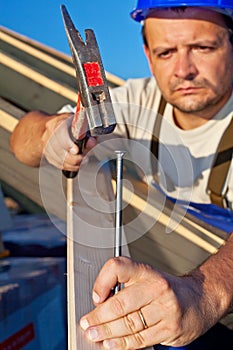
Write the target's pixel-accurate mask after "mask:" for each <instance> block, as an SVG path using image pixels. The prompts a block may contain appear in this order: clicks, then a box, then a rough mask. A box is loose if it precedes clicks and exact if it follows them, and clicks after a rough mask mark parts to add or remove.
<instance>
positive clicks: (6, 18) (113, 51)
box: [0, 0, 150, 79]
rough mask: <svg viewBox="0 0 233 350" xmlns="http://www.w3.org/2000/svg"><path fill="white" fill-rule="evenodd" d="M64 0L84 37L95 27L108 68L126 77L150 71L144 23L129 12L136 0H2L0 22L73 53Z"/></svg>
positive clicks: (57, 48) (135, 76)
mask: <svg viewBox="0 0 233 350" xmlns="http://www.w3.org/2000/svg"><path fill="white" fill-rule="evenodd" d="M61 4H64V5H65V6H66V8H67V10H68V12H69V14H70V16H71V18H72V20H73V22H74V24H75V27H76V28H77V29H78V30H79V32H80V33H81V35H82V37H83V38H85V36H84V30H85V29H89V28H91V29H93V30H94V32H95V35H96V38H97V42H98V45H99V49H100V52H101V56H102V61H103V64H104V68H105V70H106V71H108V72H109V73H111V74H114V75H116V76H118V77H121V78H123V79H128V78H140V77H145V76H149V75H150V70H149V66H148V63H147V60H146V58H145V55H144V52H143V45H142V38H141V25H140V24H139V23H137V22H135V21H133V20H132V19H131V17H130V15H129V13H130V11H131V10H132V9H133V8H134V7H135V6H136V0H115V1H114V0H0V25H1V26H4V27H6V28H8V29H11V30H13V31H15V32H17V33H19V34H22V35H25V36H27V37H29V38H31V39H34V40H36V41H38V42H40V43H42V44H45V45H46V46H49V47H52V48H54V49H56V50H58V51H61V52H63V53H66V54H68V55H70V50H69V46H68V41H67V37H66V34H65V29H64V25H63V20H62V15H61V10H60V5H61Z"/></svg>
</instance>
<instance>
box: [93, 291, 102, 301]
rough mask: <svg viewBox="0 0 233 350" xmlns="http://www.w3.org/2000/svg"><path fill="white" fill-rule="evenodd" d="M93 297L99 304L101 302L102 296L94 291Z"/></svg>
mask: <svg viewBox="0 0 233 350" xmlns="http://www.w3.org/2000/svg"><path fill="white" fill-rule="evenodd" d="M92 299H93V301H94V303H96V304H98V303H99V302H100V297H99V295H98V294H97V293H96V292H93V293H92Z"/></svg>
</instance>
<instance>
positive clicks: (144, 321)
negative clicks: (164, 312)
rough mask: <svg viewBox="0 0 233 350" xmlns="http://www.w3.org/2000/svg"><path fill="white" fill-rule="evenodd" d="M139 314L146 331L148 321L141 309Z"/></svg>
mask: <svg viewBox="0 0 233 350" xmlns="http://www.w3.org/2000/svg"><path fill="white" fill-rule="evenodd" d="M138 314H139V317H140V319H141V321H142V324H143V327H144V329H146V328H148V325H147V323H146V320H145V318H144V316H143V313H142V310H141V309H140V310H138Z"/></svg>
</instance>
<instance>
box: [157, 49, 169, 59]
mask: <svg viewBox="0 0 233 350" xmlns="http://www.w3.org/2000/svg"><path fill="white" fill-rule="evenodd" d="M171 54H172V51H171V50H166V51H163V52H160V53H159V55H158V57H160V58H167V57H169V56H171Z"/></svg>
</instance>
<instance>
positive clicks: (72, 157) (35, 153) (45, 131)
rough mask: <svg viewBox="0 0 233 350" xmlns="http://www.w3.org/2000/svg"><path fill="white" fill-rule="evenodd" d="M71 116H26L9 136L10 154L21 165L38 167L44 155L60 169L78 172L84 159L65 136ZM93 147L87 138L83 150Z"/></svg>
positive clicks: (69, 114)
mask: <svg viewBox="0 0 233 350" xmlns="http://www.w3.org/2000/svg"><path fill="white" fill-rule="evenodd" d="M71 116H72V114H71V113H62V114H55V115H48V114H47V113H45V112H42V111H32V112H29V113H27V114H25V116H24V117H23V118H22V119H21V120H20V121H19V123H18V125H17V126H16V128H15V129H14V131H13V132H12V134H11V138H10V147H11V150H12V152H13V153H14V154H15V156H16V157H17V158H18V159H19V160H20V161H21V162H22V163H25V164H27V165H30V166H33V167H39V166H40V161H41V158H42V156H43V155H44V156H45V158H46V159H47V160H48V162H49V163H51V164H52V165H54V166H56V167H58V168H59V169H65V170H70V171H77V170H78V167H79V165H80V162H81V160H82V158H83V156H81V155H79V154H78V153H79V148H78V146H77V145H75V144H74V143H73V142H72V140H71V139H70V136H69V133H68V127H69V125H70V123H71ZM93 145H95V140H94V139H93V138H90V139H89V140H88V142H87V144H86V149H87V150H88V149H90V148H92V147H93ZM83 155H85V152H84V153H83Z"/></svg>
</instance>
